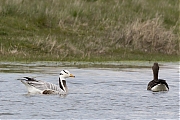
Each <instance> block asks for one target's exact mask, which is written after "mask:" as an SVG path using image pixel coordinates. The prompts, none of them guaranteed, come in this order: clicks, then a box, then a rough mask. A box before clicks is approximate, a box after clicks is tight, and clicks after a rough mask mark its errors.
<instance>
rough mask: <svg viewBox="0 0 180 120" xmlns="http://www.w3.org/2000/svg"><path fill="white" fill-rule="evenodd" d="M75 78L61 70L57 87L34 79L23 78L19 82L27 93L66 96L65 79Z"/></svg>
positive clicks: (66, 71)
mask: <svg viewBox="0 0 180 120" xmlns="http://www.w3.org/2000/svg"><path fill="white" fill-rule="evenodd" d="M69 77H75V76H74V75H72V74H71V73H70V72H69V71H68V70H62V71H61V72H60V74H59V86H58V85H55V84H52V83H49V82H45V81H41V80H36V79H34V78H29V77H24V78H22V79H19V80H21V82H22V83H23V84H24V85H25V86H26V87H27V90H28V92H29V93H40V94H66V93H67V85H66V78H69Z"/></svg>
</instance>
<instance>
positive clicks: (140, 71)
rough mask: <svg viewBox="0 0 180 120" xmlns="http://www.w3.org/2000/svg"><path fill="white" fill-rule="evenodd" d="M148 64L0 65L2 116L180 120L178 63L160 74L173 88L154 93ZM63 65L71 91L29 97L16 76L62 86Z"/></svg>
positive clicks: (163, 67) (167, 65) (165, 65)
mask: <svg viewBox="0 0 180 120" xmlns="http://www.w3.org/2000/svg"><path fill="white" fill-rule="evenodd" d="M152 65H153V63H148V62H121V63H118V62H117V63H51V62H49V63H30V64H25V63H4V62H2V63H0V85H1V86H0V96H1V97H0V119H16V118H22V119H43V118H45V119H68V118H74V119H131V120H132V119H143V120H145V119H153V118H156V119H163V120H164V119H179V74H180V73H179V63H160V71H159V78H161V79H165V80H167V82H168V84H169V87H170V91H169V92H151V91H147V90H146V87H147V84H148V82H149V81H150V80H152V70H151V66H152ZM62 69H67V70H69V71H70V72H71V73H72V74H74V75H75V76H76V77H75V78H68V79H67V85H68V88H69V93H68V95H67V96H59V95H30V94H28V93H27V90H26V88H25V86H24V85H23V84H22V83H21V82H20V81H18V80H17V79H18V78H21V77H24V76H29V77H35V78H36V79H38V80H45V81H48V82H52V83H55V84H58V75H59V72H60V71H61V70H62Z"/></svg>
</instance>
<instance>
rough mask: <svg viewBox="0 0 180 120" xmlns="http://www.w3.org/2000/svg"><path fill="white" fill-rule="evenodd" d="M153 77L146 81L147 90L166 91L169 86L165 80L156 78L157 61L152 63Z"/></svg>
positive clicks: (157, 70)
mask: <svg viewBox="0 0 180 120" xmlns="http://www.w3.org/2000/svg"><path fill="white" fill-rule="evenodd" d="M152 70H153V75H154V79H153V80H152V81H150V82H149V83H148V86H147V90H151V91H153V92H159V91H168V90H169V87H168V84H167V83H166V80H163V79H158V72H159V65H158V63H154V65H153V66H152Z"/></svg>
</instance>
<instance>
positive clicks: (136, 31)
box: [116, 17, 179, 54]
mask: <svg viewBox="0 0 180 120" xmlns="http://www.w3.org/2000/svg"><path fill="white" fill-rule="evenodd" d="M173 29H174V27H172V28H170V30H168V29H165V27H164V26H163V24H162V20H161V18H160V17H157V18H154V19H151V20H147V21H144V22H141V20H139V19H137V20H136V21H134V22H132V23H130V24H128V25H126V27H125V28H124V29H123V33H120V34H119V35H120V36H119V39H118V40H117V41H116V43H119V44H121V47H122V43H123V45H124V47H128V48H130V49H132V50H140V51H143V52H148V53H151V52H156V53H158V52H160V53H164V54H178V52H179V51H178V50H177V47H178V44H177V43H178V40H177V36H176V35H175V34H174V33H173ZM120 42H121V43H120Z"/></svg>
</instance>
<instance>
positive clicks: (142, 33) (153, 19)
mask: <svg viewBox="0 0 180 120" xmlns="http://www.w3.org/2000/svg"><path fill="white" fill-rule="evenodd" d="M0 3H1V4H0V17H1V19H0V26H1V29H0V56H1V57H0V60H1V61H113V60H115V61H120V60H149V61H151V60H152V61H178V60H179V57H178V56H179V45H180V44H179V39H178V38H179V37H178V35H179V28H178V27H179V21H178V18H179V10H178V1H176V0H166V1H165V0H158V1H157V0H150V1H149V0H106V1H105V0H76V1H74V0H69V1H66V0H61V1H57V0H47V1H44V0H38V1H37V0H31V1H30V0H0Z"/></svg>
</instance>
